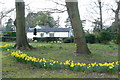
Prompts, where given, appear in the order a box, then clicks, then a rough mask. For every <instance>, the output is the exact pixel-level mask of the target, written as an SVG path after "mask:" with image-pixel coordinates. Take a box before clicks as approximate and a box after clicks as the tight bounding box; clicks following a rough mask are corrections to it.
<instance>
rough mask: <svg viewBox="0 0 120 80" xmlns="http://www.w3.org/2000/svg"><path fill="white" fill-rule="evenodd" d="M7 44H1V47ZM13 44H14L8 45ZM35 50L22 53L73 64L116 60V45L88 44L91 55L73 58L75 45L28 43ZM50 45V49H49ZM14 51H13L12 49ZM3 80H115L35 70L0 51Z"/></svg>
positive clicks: (94, 74) (111, 75) (110, 75)
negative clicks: (94, 79) (89, 79)
mask: <svg viewBox="0 0 120 80" xmlns="http://www.w3.org/2000/svg"><path fill="white" fill-rule="evenodd" d="M4 44H7V43H5V42H4V43H2V45H4ZM10 44H13V45H14V44H15V43H10ZM30 44H31V45H32V46H34V47H37V49H36V50H31V51H23V52H24V53H26V54H28V55H29V56H34V57H37V58H46V59H52V60H58V61H62V62H64V61H66V60H74V61H75V62H84V63H91V62H103V63H104V62H112V61H117V60H118V47H117V46H116V45H102V44H88V46H89V49H90V50H91V52H92V54H91V55H83V54H82V55H80V56H75V54H74V52H75V44H73V43H69V44H64V43H62V44H51V43H39V42H37V43H30ZM51 45H52V47H51ZM60 46H62V48H60ZM13 50H14V49H13ZM2 77H3V78H117V77H118V74H117V72H116V73H97V72H91V73H85V72H75V71H70V70H62V69H61V70H49V69H43V68H37V67H34V66H32V65H30V64H24V63H20V62H17V61H16V60H15V59H14V58H13V57H12V56H11V55H9V53H8V52H7V51H2Z"/></svg>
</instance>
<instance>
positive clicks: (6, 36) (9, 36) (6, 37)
mask: <svg viewBox="0 0 120 80" xmlns="http://www.w3.org/2000/svg"><path fill="white" fill-rule="evenodd" d="M15 40H16V31H7V32H3V33H2V41H15Z"/></svg>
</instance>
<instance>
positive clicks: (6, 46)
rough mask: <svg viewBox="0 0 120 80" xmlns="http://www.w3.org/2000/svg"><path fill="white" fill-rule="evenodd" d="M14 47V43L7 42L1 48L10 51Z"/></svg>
mask: <svg viewBox="0 0 120 80" xmlns="http://www.w3.org/2000/svg"><path fill="white" fill-rule="evenodd" d="M12 48H13V47H12V45H10V44H5V45H3V46H0V49H2V50H7V51H9V50H10V49H12Z"/></svg>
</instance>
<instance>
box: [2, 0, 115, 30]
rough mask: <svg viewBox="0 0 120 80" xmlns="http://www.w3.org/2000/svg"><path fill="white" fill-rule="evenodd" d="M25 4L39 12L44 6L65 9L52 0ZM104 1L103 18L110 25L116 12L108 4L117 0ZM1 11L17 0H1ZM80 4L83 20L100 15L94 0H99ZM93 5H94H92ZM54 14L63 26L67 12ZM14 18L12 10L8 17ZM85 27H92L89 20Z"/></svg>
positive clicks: (34, 0) (84, 0) (31, 1)
mask: <svg viewBox="0 0 120 80" xmlns="http://www.w3.org/2000/svg"><path fill="white" fill-rule="evenodd" d="M24 1H25V4H26V5H27V4H29V7H30V11H32V12H37V11H40V10H42V9H43V8H58V9H63V8H64V7H63V6H60V5H56V4H55V3H53V2H52V1H50V0H24ZM54 1H56V2H59V3H61V4H65V1H64V0H54ZM101 1H102V2H104V4H105V7H104V8H103V20H104V21H106V23H105V24H106V25H110V24H111V23H112V21H113V20H110V19H112V18H113V17H114V14H112V11H111V10H110V7H108V6H106V4H108V5H111V7H115V5H114V4H115V0H101ZM0 2H1V3H2V4H1V3H0V11H2V10H9V9H11V8H14V7H15V0H0ZM78 2H79V4H78V6H79V11H80V16H81V19H82V20H85V19H90V20H92V19H93V18H96V17H99V16H98V15H97V14H96V13H95V12H94V11H93V9H95V10H96V11H97V12H98V13H99V9H98V8H96V7H95V6H96V5H95V4H94V2H97V0H78ZM91 5H92V6H91ZM30 11H28V10H26V15H27V13H28V12H30ZM92 11H93V14H91V12H92ZM52 16H53V17H54V19H55V20H56V19H57V18H58V16H59V17H60V24H61V27H64V25H65V23H64V21H65V20H66V18H67V17H68V15H67V12H64V13H54V14H52ZM9 17H10V18H12V19H13V20H14V19H15V12H12V13H10V14H9V15H8V18H9ZM8 18H4V19H3V23H5V22H6V21H7V19H8ZM84 27H85V29H91V28H92V27H91V23H90V22H89V21H86V24H85V26H84Z"/></svg>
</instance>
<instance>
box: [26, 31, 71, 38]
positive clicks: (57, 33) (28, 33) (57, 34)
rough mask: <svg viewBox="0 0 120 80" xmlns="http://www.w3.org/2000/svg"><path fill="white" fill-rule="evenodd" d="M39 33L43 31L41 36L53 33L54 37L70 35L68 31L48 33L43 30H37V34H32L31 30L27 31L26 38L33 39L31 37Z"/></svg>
mask: <svg viewBox="0 0 120 80" xmlns="http://www.w3.org/2000/svg"><path fill="white" fill-rule="evenodd" d="M41 33H44V36H43V37H49V33H54V37H70V34H69V33H68V32H49V33H48V34H47V33H45V32H37V35H36V36H35V35H33V32H27V38H29V39H33V37H41Z"/></svg>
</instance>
